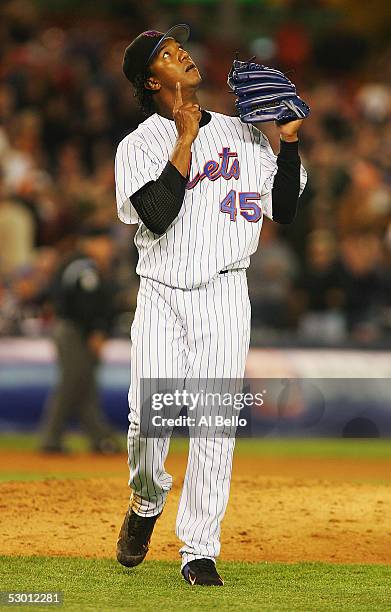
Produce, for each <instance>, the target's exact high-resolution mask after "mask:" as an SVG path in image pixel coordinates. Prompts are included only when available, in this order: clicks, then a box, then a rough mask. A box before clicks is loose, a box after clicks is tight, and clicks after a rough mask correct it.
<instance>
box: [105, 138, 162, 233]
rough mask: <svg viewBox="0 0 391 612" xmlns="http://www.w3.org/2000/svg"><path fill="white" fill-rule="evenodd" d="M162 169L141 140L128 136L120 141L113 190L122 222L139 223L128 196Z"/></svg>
mask: <svg viewBox="0 0 391 612" xmlns="http://www.w3.org/2000/svg"><path fill="white" fill-rule="evenodd" d="M162 169H163V168H162V164H161V162H160V160H159V159H157V158H156V157H155V155H154V153H152V152H151V150H150V149H148V148H147V147H146V146H145V144H143V143H142V142H140V141H136V142H135V141H133V140H132V139H131V137H130V136H127V137H126V138H124V139H123V140H122V141H121V142H120V144H119V145H118V148H117V153H116V156H115V191H116V200H117V211H118V217H119V218H120V220H121V221H123V223H139V221H140V219H139V216H138V214H137V212H136V210H135V208H134V207H133V206H132V204H131V202H130V197H131V196H132V195H133V194H134V193H136V191H138V190H139V189H141V187H143V186H144V185H146V184H147V183H149V182H150V181H155V180H156V179H157V178H158V177H159V176H160V174H161V172H162Z"/></svg>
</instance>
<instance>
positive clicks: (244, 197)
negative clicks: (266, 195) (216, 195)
mask: <svg viewBox="0 0 391 612" xmlns="http://www.w3.org/2000/svg"><path fill="white" fill-rule="evenodd" d="M236 195H238V196H239V198H238V200H239V202H237V197H236ZM260 199H261V196H260V194H259V193H257V192H256V191H241V192H239V193H238V194H236V191H235V190H234V189H231V191H229V192H228V193H227V195H226V196H225V198H224V200H223V201H222V202H221V203H220V211H221V212H222V213H227V214H228V215H229V218H230V220H231V221H236V216H237V214H238V208H239V213H240V214H241V215H242V217H244V218H245V219H246V221H250V223H256V222H257V221H259V219H260V218H261V217H262V210H261V207H260V206H258V204H257V203H256V202H257V201H258V200H260Z"/></svg>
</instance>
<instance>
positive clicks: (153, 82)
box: [144, 76, 161, 91]
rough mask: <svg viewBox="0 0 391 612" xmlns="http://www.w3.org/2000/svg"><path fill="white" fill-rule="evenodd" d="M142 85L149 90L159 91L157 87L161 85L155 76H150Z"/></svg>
mask: <svg viewBox="0 0 391 612" xmlns="http://www.w3.org/2000/svg"><path fill="white" fill-rule="evenodd" d="M144 87H145V89H149V90H151V91H159V89H160V88H161V85H160V82H159V81H158V80H157V79H155V77H153V76H150V77H148V78H147V80H146V81H145V83H144Z"/></svg>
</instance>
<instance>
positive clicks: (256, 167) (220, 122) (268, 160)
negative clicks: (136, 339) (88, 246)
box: [115, 112, 307, 289]
mask: <svg viewBox="0 0 391 612" xmlns="http://www.w3.org/2000/svg"><path fill="white" fill-rule="evenodd" d="M210 114H211V120H210V121H209V123H208V124H207V125H205V126H203V127H201V128H200V131H199V133H198V136H197V138H196V140H195V141H194V142H193V145H192V157H191V166H190V175H189V181H188V183H187V186H186V192H185V197H184V201H183V204H182V208H181V210H180V212H179V214H178V216H177V217H176V219H175V220H174V221H173V222H172V224H171V225H170V226H169V228H168V230H167V231H166V233H165V234H163V235H161V236H158V235H156V234H154V233H153V232H151V231H150V230H148V229H147V227H146V226H145V225H144V223H143V222H142V221H141V219H140V218H139V217H138V215H137V212H136V211H135V209H134V208H133V206H132V205H131V201H130V198H131V196H132V194H134V193H135V192H136V191H138V190H139V189H141V187H143V185H145V184H146V183H148V182H150V181H154V180H156V179H157V178H158V177H159V176H160V174H161V172H162V171H163V168H164V167H165V165H166V164H167V161H168V159H169V157H170V155H171V152H172V150H173V148H174V146H175V142H176V139H177V131H176V127H175V123H174V121H172V120H170V119H166V118H164V117H161V116H160V115H158V114H154V115H152V116H151V117H148V119H146V121H144V122H143V123H141V124H140V125H139V126H138V128H137V129H136V130H134V131H133V132H132V133H131V134H129V135H128V136H126V137H125V138H124V139H123V140H122V141H121V142H120V144H119V146H118V149H117V154H116V159H115V178H116V198H117V209H118V216H119V218H120V219H121V221H123V222H124V223H138V225H139V227H138V230H137V232H136V235H135V245H136V247H137V249H138V252H139V261H138V264H137V268H136V272H137V274H139V275H140V276H144V277H147V278H151V279H154V280H157V281H160V282H161V283H164V284H165V285H168V286H172V287H179V288H182V289H192V288H194V287H198V286H200V285H202V284H204V283H207V282H208V281H209V280H210V279H211V278H213V277H214V276H215V275H216V274H218V273H219V272H220V271H221V270H228V269H236V268H247V267H248V265H249V263H250V255H251V254H252V253H254V252H255V250H256V248H257V246H258V241H259V235H260V231H261V227H262V219H263V215H266V216H267V217H269V218H270V219H272V198H271V191H272V187H273V180H274V175H275V173H276V171H277V164H276V160H277V158H276V156H275V155H274V153H273V151H272V149H271V147H270V144H269V142H268V140H267V138H266V136H264V135H263V134H262V132H260V131H259V130H258V129H257V128H255V127H254V126H252V125H250V124H245V123H242V122H241V120H240V119H239V117H228V116H226V115H222V114H219V113H214V112H211V113H210ZM306 177H307V175H306V171H305V170H304V168H303V167H301V178H300V183H301V190H300V193H301V191H302V190H303V189H304V186H305V183H306Z"/></svg>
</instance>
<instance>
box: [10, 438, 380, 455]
mask: <svg viewBox="0 0 391 612" xmlns="http://www.w3.org/2000/svg"><path fill="white" fill-rule="evenodd" d="M121 439H122V444H123V449H124V451H125V450H126V441H125V436H122V438H121ZM66 442H67V446H68V447H69V449H70V450H71V451H74V452H86V451H88V446H87V442H86V440H85V438H83V437H82V436H80V435H77V434H70V435H69V436H68V437H67V441H66ZM38 448H39V440H38V437H37V435H36V434H3V435H1V436H0V450H26V451H34V450H37V449H38ZM186 448H187V440H186V439H183V438H174V439H173V440H172V441H171V445H170V452H174V453H175V452H183V451H185V450H186ZM236 453H237V454H241V455H256V456H264V457H325V458H330V457H336V458H342V457H346V458H349V457H350V458H360V457H362V458H365V459H391V439H356V440H354V439H336V438H308V439H280V438H239V439H238V440H237V443H236Z"/></svg>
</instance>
